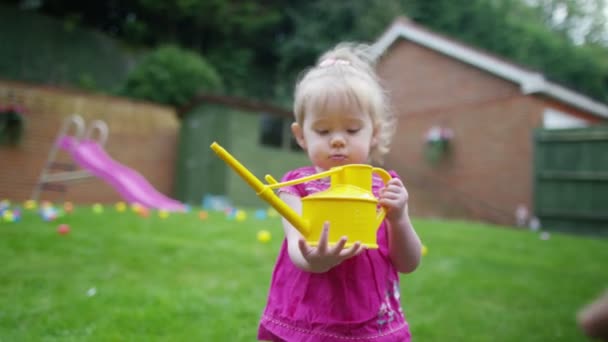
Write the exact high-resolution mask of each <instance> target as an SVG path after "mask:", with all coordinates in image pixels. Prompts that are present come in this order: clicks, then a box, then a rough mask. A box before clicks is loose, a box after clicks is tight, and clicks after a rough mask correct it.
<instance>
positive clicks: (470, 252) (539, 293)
mask: <svg viewBox="0 0 608 342" xmlns="http://www.w3.org/2000/svg"><path fill="white" fill-rule="evenodd" d="M59 223H67V224H69V225H70V227H71V232H70V233H69V234H67V235H59V234H58V233H57V231H56V229H57V226H58V224H59ZM415 225H416V228H417V230H418V232H419V234H420V235H421V237H422V238H423V240H424V242H425V244H426V245H427V246H428V248H429V253H428V255H427V256H425V257H424V259H423V263H422V265H421V267H420V268H419V269H418V270H417V271H416V272H414V273H413V274H411V275H406V276H403V277H402V296H401V299H402V303H403V306H404V310H405V312H406V315H407V318H408V321H409V322H410V325H411V329H412V331H413V335H414V337H415V339H416V340H418V341H448V340H449V341H569V342H570V341H586V339H585V338H584V337H583V336H582V334H581V333H580V332H579V330H578V329H577V327H576V322H575V314H576V311H577V310H578V309H579V308H580V307H581V306H582V305H584V304H585V303H587V302H588V301H589V300H590V299H592V297H594V296H595V295H597V294H599V292H600V291H601V290H602V289H603V288H604V287H606V286H607V285H608V273H606V272H605V270H606V269H605V263H606V261H607V260H608V241H607V240H594V239H591V238H583V237H576V236H568V235H560V234H552V235H551V238H550V239H548V240H542V239H540V238H539V234H538V233H532V232H528V231H516V230H512V229H505V228H501V227H495V226H487V225H482V224H478V223H471V222H454V221H438V220H416V221H415ZM260 229H267V230H269V231H270V232H271V233H272V235H273V239H272V240H271V241H270V242H269V243H267V244H262V243H259V242H257V241H256V233H257V231H258V230H260ZM281 235H282V234H281V228H280V225H279V220H278V219H276V218H273V219H266V220H257V219H255V218H253V215H252V213H250V215H249V218H248V219H247V220H246V221H244V222H238V221H236V220H228V219H226V218H225V216H224V215H223V214H221V213H216V212H212V213H210V216H209V218H207V219H206V220H200V219H199V217H198V213H197V211H193V212H191V213H187V214H179V215H177V214H176V215H170V216H169V217H168V218H166V219H162V218H160V217H158V216H157V215H156V214H155V213H153V214H152V215H150V217H148V218H142V217H139V216H137V215H135V214H133V213H117V212H116V211H115V210H114V209H113V208H106V210H105V212H104V213H103V214H101V215H99V214H94V213H93V212H92V210H91V208H88V207H78V208H76V210H75V211H74V213H72V214H70V215H66V216H64V217H62V218H59V219H58V220H56V221H54V222H44V221H42V220H41V219H40V218H39V217H38V216H37V215H36V214H35V213H33V212H25V213H24V214H23V217H22V219H21V221H20V222H17V223H0V259H1V260H2V267H0V341H192V340H199V341H253V340H255V336H256V331H257V322H258V319H259V316H260V313H261V310H262V309H263V307H264V304H265V301H266V293H267V288H268V284H269V281H270V276H271V272H272V267H273V264H274V260H275V257H276V254H277V252H278V249H279V246H280V239H281ZM93 289H94V290H93ZM93 291H94V294H93Z"/></svg>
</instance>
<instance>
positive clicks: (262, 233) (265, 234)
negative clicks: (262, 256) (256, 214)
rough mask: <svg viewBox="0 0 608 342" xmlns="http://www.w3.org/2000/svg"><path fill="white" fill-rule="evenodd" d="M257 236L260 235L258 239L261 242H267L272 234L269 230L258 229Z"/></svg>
mask: <svg viewBox="0 0 608 342" xmlns="http://www.w3.org/2000/svg"><path fill="white" fill-rule="evenodd" d="M257 237H258V241H259V242H261V243H267V242H268V241H270V239H271V238H272V236H271V235H270V232H269V231H267V230H260V231H258V234H257Z"/></svg>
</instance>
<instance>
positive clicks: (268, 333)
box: [258, 44, 421, 342]
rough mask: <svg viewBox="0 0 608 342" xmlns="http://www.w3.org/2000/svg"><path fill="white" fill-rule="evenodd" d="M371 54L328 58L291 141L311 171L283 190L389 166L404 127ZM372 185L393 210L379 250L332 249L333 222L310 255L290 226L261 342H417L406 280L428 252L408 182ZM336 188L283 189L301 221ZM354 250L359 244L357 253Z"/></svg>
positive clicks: (303, 92)
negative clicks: (404, 305) (405, 305)
mask: <svg viewBox="0 0 608 342" xmlns="http://www.w3.org/2000/svg"><path fill="white" fill-rule="evenodd" d="M367 49H368V47H367V46H364V45H354V44H340V45H338V46H337V47H335V48H334V49H332V50H330V51H328V52H326V53H325V54H324V55H322V56H321V58H320V59H319V61H318V63H317V65H316V66H314V67H312V68H311V69H309V70H308V71H307V72H306V73H305V74H304V75H303V77H302V78H301V79H300V81H299V82H298V84H297V86H296V90H295V103H294V114H295V122H294V123H293V124H292V126H291V129H292V132H293V134H294V136H295V138H296V140H297V142H298V144H299V145H300V146H301V147H302V148H303V149H304V150H305V151H306V153H307V154H308V157H309V159H310V161H311V163H312V165H311V166H306V167H302V168H298V169H296V170H292V171H290V172H288V173H287V174H286V175H285V176H284V177H283V179H282V181H289V180H293V179H298V178H301V177H305V176H309V175H312V174H315V173H318V172H322V171H325V170H328V169H330V168H331V167H334V166H341V165H346V164H366V163H370V162H372V161H376V162H381V158H382V156H383V155H384V154H386V153H387V152H388V148H389V143H390V140H391V138H392V135H393V133H394V127H395V122H394V118H393V116H392V113H391V111H390V110H389V105H388V101H387V98H386V96H385V93H384V91H383V89H382V87H381V86H380V84H379V82H378V80H377V78H376V75H375V72H374V69H373V66H372V65H371V59H369V58H367V56H366V51H368V50H367ZM390 173H391V175H392V176H393V178H392V179H391V180H390V181H389V182H388V183H387V184H386V186H385V184H384V183H383V181H382V180H381V179H380V178H379V177H377V176H374V179H373V192H374V195H376V196H377V197H378V198H379V204H380V205H382V206H383V207H384V208H385V209H386V212H387V214H386V218H385V219H384V221H383V222H382V224H381V225H380V228H379V229H378V232H377V242H378V245H379V248H378V249H365V248H364V247H363V246H362V245H361V244H360V243H359V242H358V241H355V242H354V243H353V244H352V245H351V246H350V247H345V245H346V242H347V237H346V236H345V237H342V238H341V239H340V240H339V242H337V243H336V244H334V245H329V244H328V242H327V240H328V239H327V237H328V232H329V230H330V229H331V222H326V223H325V224H324V226H323V232H322V234H321V237H320V239H319V242H318V245H316V246H314V247H313V246H310V245H309V244H308V243H306V242H305V240H304V239H303V237H302V235H301V234H300V233H299V232H298V231H297V230H296V229H295V228H294V227H293V226H292V225H291V224H290V223H289V222H287V221H286V220H283V228H284V231H285V240H284V241H283V244H282V247H281V250H280V252H279V255H278V258H277V263H276V265H275V269H274V272H273V276H272V281H271V285H270V293H269V298H268V303H267V306H266V309H265V310H264V313H263V316H262V318H261V321H260V326H259V331H258V338H259V339H260V340H266V341H298V342H305V341H311V342H312V341H409V340H410V331H409V327H408V324H407V322H406V320H405V317H404V314H403V311H402V309H401V304H400V302H399V276H398V272H401V273H409V272H412V271H414V270H415V269H416V267H417V266H418V263H419V262H420V251H421V243H420V239H419V238H418V236H417V234H416V232H415V230H414V227H413V226H412V224H411V222H410V218H409V214H408V205H407V203H408V193H407V190H406V189H405V187H404V185H403V183H402V182H401V180H400V179H399V177H398V176H397V175H396V174H395V173H394V172H390ZM328 186H329V179H328V178H323V179H318V180H312V181H309V182H306V183H301V184H297V185H293V186H286V187H283V188H281V189H280V190H279V196H280V197H281V199H282V200H283V201H285V202H286V203H287V204H288V205H289V206H290V207H292V208H293V209H294V210H295V211H296V212H299V213H301V210H302V202H301V198H302V197H305V196H308V195H310V194H313V193H316V192H319V191H322V190H325V189H327V188H328ZM349 245H350V244H349Z"/></svg>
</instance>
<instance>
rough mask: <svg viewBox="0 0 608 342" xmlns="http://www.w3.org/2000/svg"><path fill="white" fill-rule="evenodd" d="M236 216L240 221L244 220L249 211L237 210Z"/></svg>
mask: <svg viewBox="0 0 608 342" xmlns="http://www.w3.org/2000/svg"><path fill="white" fill-rule="evenodd" d="M234 218H235V219H236V220H237V221H239V222H243V221H245V220H246V219H247V212H246V211H245V210H237V211H236V213H235V214H234Z"/></svg>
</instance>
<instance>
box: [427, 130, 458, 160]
mask: <svg viewBox="0 0 608 342" xmlns="http://www.w3.org/2000/svg"><path fill="white" fill-rule="evenodd" d="M453 137H454V133H453V132H452V130H451V129H449V128H445V127H440V126H433V127H431V128H430V129H429V130H428V131H427V133H426V137H425V138H426V143H425V144H424V156H425V158H426V160H427V161H428V162H429V163H431V164H437V163H439V162H440V161H441V160H443V159H445V158H447V156H448V155H449V153H450V145H451V141H452V138H453Z"/></svg>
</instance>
